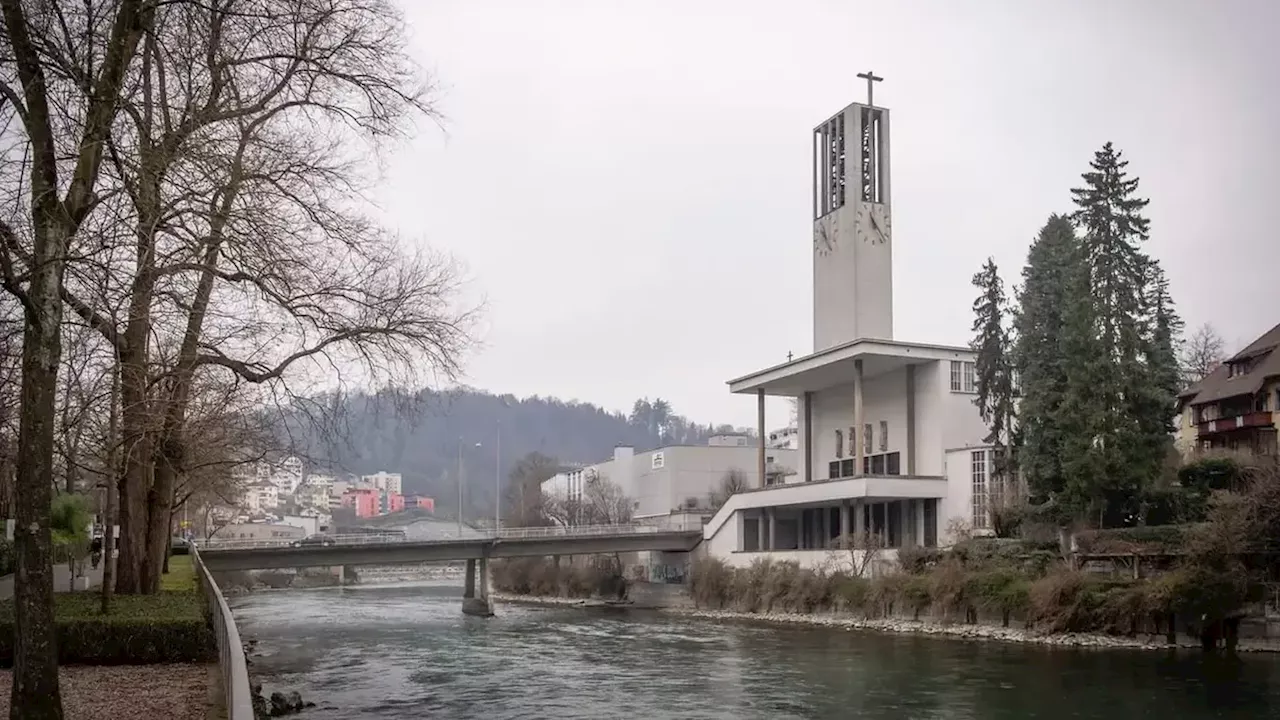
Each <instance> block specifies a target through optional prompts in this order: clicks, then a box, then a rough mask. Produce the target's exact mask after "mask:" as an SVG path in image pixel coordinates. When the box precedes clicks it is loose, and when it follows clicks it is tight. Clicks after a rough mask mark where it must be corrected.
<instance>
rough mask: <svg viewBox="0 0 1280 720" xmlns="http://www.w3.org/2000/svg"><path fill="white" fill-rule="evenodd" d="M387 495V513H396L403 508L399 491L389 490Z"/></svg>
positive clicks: (402, 499) (402, 500) (402, 498)
mask: <svg viewBox="0 0 1280 720" xmlns="http://www.w3.org/2000/svg"><path fill="white" fill-rule="evenodd" d="M386 497H387V507H386V512H387V513H397V512H401V511H403V510H404V496H403V495H401V494H400V493H393V492H389V493H387V495H386Z"/></svg>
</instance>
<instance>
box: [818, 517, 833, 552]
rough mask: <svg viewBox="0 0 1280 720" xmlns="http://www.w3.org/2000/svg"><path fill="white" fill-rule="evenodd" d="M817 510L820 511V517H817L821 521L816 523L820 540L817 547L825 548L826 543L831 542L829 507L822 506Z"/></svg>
mask: <svg viewBox="0 0 1280 720" xmlns="http://www.w3.org/2000/svg"><path fill="white" fill-rule="evenodd" d="M818 512H820V513H822V517H821V518H819V519H820V520H821V522H819V523H818V539H819V540H820V541H821V542H820V543H819V544H818V548H819V549H821V550H826V549H827V544H828V543H830V542H831V508H826V507H824V508H821V509H820V510H819V511H818Z"/></svg>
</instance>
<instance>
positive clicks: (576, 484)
mask: <svg viewBox="0 0 1280 720" xmlns="http://www.w3.org/2000/svg"><path fill="white" fill-rule="evenodd" d="M756 456H757V454H756V449H755V448H752V447H747V446H742V445H736V444H733V445H729V444H721V445H674V446H668V447H663V448H658V449H656V450H651V451H648V452H641V453H636V452H635V450H634V449H633V448H630V447H625V446H624V447H618V448H615V449H614V451H613V459H611V460H606V461H605V462H601V463H596V464H594V465H588V466H586V467H583V468H576V469H573V470H568V471H565V472H561V473H558V474H556V475H555V476H553V477H551V478H550V479H548V480H546V481H545V482H543V484H542V490H543V492H545V493H548V494H551V495H553V496H555V497H560V498H565V499H572V500H581V498H582V497H583V493H584V490H585V488H586V483H587V482H588V481H589V480H590V479H592V478H605V479H607V480H609V481H610V482H612V483H614V484H615V485H617V486H618V488H619V489H620V490H621V491H622V493H623V494H625V495H626V496H627V497H629V498H631V499H632V500H634V501H635V510H634V517H636V518H637V519H640V518H652V517H656V516H662V515H669V514H671V513H672V512H673V511H680V510H683V509H688V508H693V507H697V508H704V509H707V508H710V507H711V494H712V493H713V492H715V491H717V490H719V489H720V488H721V485H722V484H723V482H724V480H725V477H726V476H727V475H729V473H730V472H731V471H735V470H736V471H739V473H743V474H747V475H749V474H750V473H752V472H753V468H754V467H755V463H756ZM766 462H767V463H768V467H769V472H770V474H771V476H772V477H774V478H775V479H777V480H778V481H779V482H781V480H782V478H784V477H785V476H786V475H787V474H789V473H793V472H795V469H796V462H797V457H796V452H795V451H794V450H785V449H781V450H777V451H776V452H775V451H770V453H769V455H768V457H767V459H766Z"/></svg>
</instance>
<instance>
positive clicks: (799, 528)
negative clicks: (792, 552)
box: [796, 508, 809, 550]
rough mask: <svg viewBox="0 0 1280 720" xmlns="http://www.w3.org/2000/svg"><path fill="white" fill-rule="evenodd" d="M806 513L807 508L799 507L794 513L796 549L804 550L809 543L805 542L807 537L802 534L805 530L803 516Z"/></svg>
mask: <svg viewBox="0 0 1280 720" xmlns="http://www.w3.org/2000/svg"><path fill="white" fill-rule="evenodd" d="M808 513H809V510H808V509H807V508H800V512H799V514H797V515H796V518H797V519H796V549H797V550H805V549H807V548H808V545H809V543H808V542H806V541H807V540H808V538H806V537H805V534H804V531H805V527H804V526H805V522H804V516H805V515H807V514H808Z"/></svg>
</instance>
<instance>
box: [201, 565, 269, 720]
mask: <svg viewBox="0 0 1280 720" xmlns="http://www.w3.org/2000/svg"><path fill="white" fill-rule="evenodd" d="M191 562H192V564H193V565H194V566H195V569H196V578H197V580H198V582H199V583H200V587H201V589H202V590H203V591H204V596H205V601H206V602H207V603H208V604H209V614H210V616H212V618H213V632H214V637H215V638H216V640H217V643H218V669H219V670H220V671H221V672H222V689H223V693H224V697H225V702H226V709H227V714H226V717H227V720H254V714H253V690H252V686H251V685H250V684H249V664H248V663H247V662H245V657H244V644H243V643H242V642H241V641H240V631H239V630H238V629H236V621H235V618H234V617H232V616H231V608H230V607H229V606H228V605H227V599H226V598H225V597H223V595H222V591H221V590H219V589H218V584H217V583H216V582H214V581H213V575H211V574H210V573H209V569H208V568H206V567H205V566H204V562H203V561H201V560H200V551H199V550H198V549H197V548H194V547H193V548H192V549H191Z"/></svg>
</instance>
